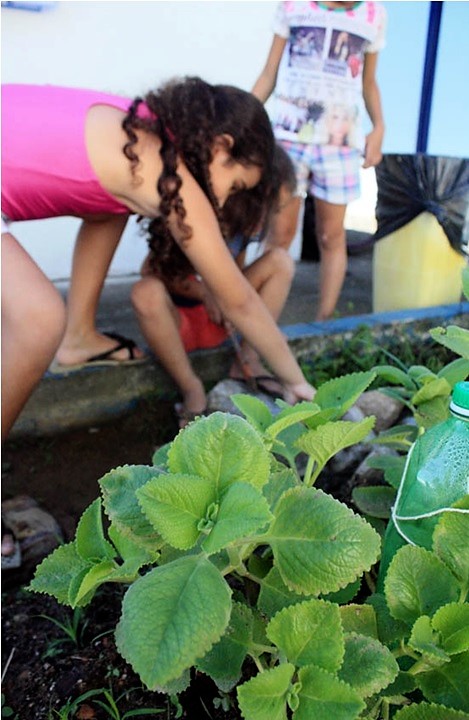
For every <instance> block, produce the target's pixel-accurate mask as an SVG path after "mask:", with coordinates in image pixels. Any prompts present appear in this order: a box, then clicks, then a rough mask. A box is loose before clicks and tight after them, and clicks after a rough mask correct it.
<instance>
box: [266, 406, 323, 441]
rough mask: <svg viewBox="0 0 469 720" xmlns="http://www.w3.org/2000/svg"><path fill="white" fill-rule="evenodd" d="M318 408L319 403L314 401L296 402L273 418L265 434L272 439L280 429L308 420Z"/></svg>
mask: <svg viewBox="0 0 469 720" xmlns="http://www.w3.org/2000/svg"><path fill="white" fill-rule="evenodd" d="M319 410H320V408H319V405H317V404H316V403H314V402H302V403H297V404H296V405H294V406H293V407H291V408H286V409H285V410H283V411H282V412H281V413H280V414H279V415H278V416H277V417H276V418H275V419H274V422H273V423H272V424H271V425H269V427H268V428H267V430H266V435H267V437H269V438H271V439H274V438H275V437H277V435H279V434H280V433H281V432H282V431H284V430H286V429H287V428H288V427H290V425H295V424H297V423H300V422H303V421H304V420H308V418H310V417H312V416H313V417H314V415H316V414H317V413H318V412H319Z"/></svg>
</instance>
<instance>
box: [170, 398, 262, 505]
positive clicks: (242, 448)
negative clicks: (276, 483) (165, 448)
mask: <svg viewBox="0 0 469 720" xmlns="http://www.w3.org/2000/svg"><path fill="white" fill-rule="evenodd" d="M169 466H170V469H171V471H172V472H174V473H183V474H187V475H198V476H200V477H204V478H207V479H208V480H210V481H211V483H212V484H213V485H214V487H215V488H216V491H217V494H218V496H219V497H221V495H222V494H223V493H224V492H225V491H226V490H227V489H228V487H229V486H230V485H232V484H233V483H235V482H246V483H248V484H249V485H253V486H254V487H257V488H258V489H261V488H262V487H263V485H265V484H266V482H267V481H268V479H269V470H270V456H269V453H268V451H267V450H266V448H265V447H264V444H263V442H262V439H261V437H260V436H259V434H258V433H257V432H256V431H255V430H254V429H253V428H252V427H251V426H250V425H249V423H248V422H247V421H246V420H243V418H240V417H236V416H235V415H229V414H228V413H221V412H215V413H212V414H211V415H209V416H208V417H204V418H200V419H199V420H197V421H196V422H194V423H191V424H190V425H188V426H187V427H186V428H184V431H183V432H180V433H179V434H178V435H177V436H176V438H175V439H174V440H173V443H172V446H171V449H170V452H169Z"/></svg>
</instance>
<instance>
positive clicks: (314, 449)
mask: <svg viewBox="0 0 469 720" xmlns="http://www.w3.org/2000/svg"><path fill="white" fill-rule="evenodd" d="M375 421H376V418H375V417H373V416H371V417H368V418H365V419H364V420H361V421H360V422H350V421H346V420H338V421H336V422H328V423H325V424H324V425H320V426H319V427H318V428H316V429H315V430H310V431H309V432H307V433H305V434H304V435H302V436H301V437H300V438H299V439H298V440H297V441H296V445H297V446H298V447H299V448H300V450H302V451H303V452H305V453H307V454H308V455H309V456H310V457H311V458H313V460H315V461H316V467H315V470H314V473H313V476H312V478H316V477H317V476H318V475H319V473H320V472H321V470H322V469H323V468H324V466H325V465H326V463H327V462H328V460H330V459H331V458H332V457H334V455H336V454H337V453H338V452H339V451H340V450H344V448H347V447H350V446H351V445H356V444H357V443H359V442H361V441H362V440H364V439H365V438H366V437H367V436H368V435H369V434H370V432H371V430H372V429H373V426H374V424H375Z"/></svg>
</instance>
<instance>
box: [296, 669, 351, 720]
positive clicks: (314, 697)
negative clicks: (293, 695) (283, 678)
mask: <svg viewBox="0 0 469 720" xmlns="http://www.w3.org/2000/svg"><path fill="white" fill-rule="evenodd" d="M298 678H299V682H300V683H301V690H300V692H299V700H300V702H299V707H298V710H297V711H296V712H295V713H294V715H293V718H294V720H312V718H314V720H331V719H332V718H333V719H334V720H355V719H356V718H357V717H358V716H359V714H360V712H361V711H362V710H363V709H364V707H365V703H364V702H363V700H362V699H361V697H360V696H359V695H358V693H357V692H356V691H355V690H354V689H353V688H351V687H350V685H347V684H346V683H344V682H343V681H342V680H339V679H338V678H337V677H335V676H334V675H331V673H328V672H326V671H325V670H322V669H321V668H317V667H314V666H313V665H309V666H307V667H303V668H300V670H299V672H298Z"/></svg>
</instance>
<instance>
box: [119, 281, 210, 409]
mask: <svg viewBox="0 0 469 720" xmlns="http://www.w3.org/2000/svg"><path fill="white" fill-rule="evenodd" d="M132 304H133V308H134V311H135V314H136V316H137V319H138V322H139V325H140V329H141V331H142V333H143V335H144V337H145V340H146V341H147V343H148V346H149V347H150V348H151V350H152V352H153V353H154V354H155V355H156V357H157V358H158V360H159V361H160V362H161V364H162V365H163V367H164V368H165V370H166V371H167V372H168V373H169V375H170V376H171V377H172V379H173V380H174V382H175V383H176V385H177V386H178V388H179V390H180V392H181V395H182V404H183V409H184V410H185V411H186V412H188V413H201V412H203V411H204V410H205V408H206V404H207V397H206V394H205V389H204V386H203V383H202V381H201V380H200V379H199V378H198V377H197V375H196V374H195V372H194V370H193V369H192V365H191V363H190V360H189V357H188V355H187V353H186V350H185V348H184V345H183V342H182V339H181V336H180V334H179V315H178V313H177V310H176V308H175V307H174V304H173V302H172V300H171V298H170V296H169V294H168V292H167V290H166V288H165V286H164V284H163V283H162V282H161V281H160V280H158V278H156V277H154V276H150V275H147V276H145V277H143V278H142V279H141V280H139V281H138V282H137V283H136V284H135V285H134V286H133V288H132Z"/></svg>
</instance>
